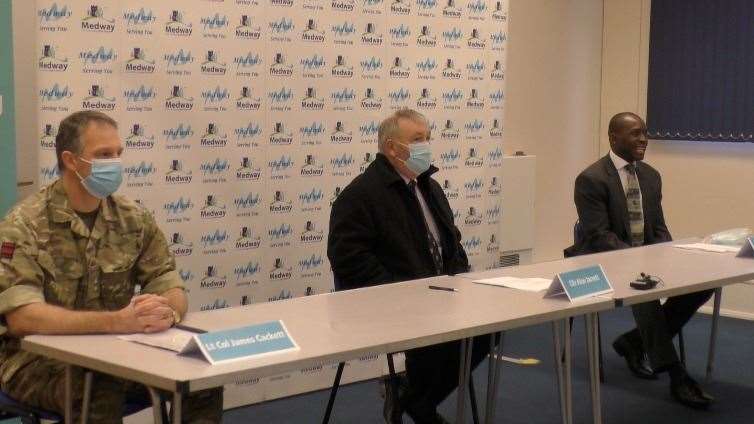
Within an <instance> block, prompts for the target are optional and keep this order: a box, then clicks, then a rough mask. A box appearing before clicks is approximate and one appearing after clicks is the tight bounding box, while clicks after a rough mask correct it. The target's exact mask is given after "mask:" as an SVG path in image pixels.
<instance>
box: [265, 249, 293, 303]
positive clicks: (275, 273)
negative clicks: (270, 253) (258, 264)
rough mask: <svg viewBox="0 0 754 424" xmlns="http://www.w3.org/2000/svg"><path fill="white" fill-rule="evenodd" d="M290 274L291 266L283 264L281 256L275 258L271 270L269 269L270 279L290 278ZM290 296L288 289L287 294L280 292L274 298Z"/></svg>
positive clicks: (279, 298)
mask: <svg viewBox="0 0 754 424" xmlns="http://www.w3.org/2000/svg"><path fill="white" fill-rule="evenodd" d="M292 276H293V273H292V272H291V268H290V267H286V266H285V263H284V262H283V258H275V263H274V264H273V265H272V270H270V281H282V280H290V279H291V277H292ZM290 297H291V292H290V291H288V292H287V294H284V293H283V292H281V294H280V296H278V297H277V298H276V299H275V300H281V299H289V298H290Z"/></svg>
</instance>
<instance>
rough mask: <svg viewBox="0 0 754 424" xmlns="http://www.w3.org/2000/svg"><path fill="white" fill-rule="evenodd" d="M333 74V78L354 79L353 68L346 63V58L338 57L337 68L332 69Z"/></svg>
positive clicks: (336, 60)
mask: <svg viewBox="0 0 754 424" xmlns="http://www.w3.org/2000/svg"><path fill="white" fill-rule="evenodd" d="M331 74H332V76H334V77H338V78H352V77H353V66H348V64H347V63H346V58H345V57H343V56H341V55H338V57H337V58H336V59H335V66H333V67H332V71H331Z"/></svg>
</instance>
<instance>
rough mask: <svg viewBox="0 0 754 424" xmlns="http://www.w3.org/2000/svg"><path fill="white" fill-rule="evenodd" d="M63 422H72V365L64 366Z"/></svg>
mask: <svg viewBox="0 0 754 424" xmlns="http://www.w3.org/2000/svg"><path fill="white" fill-rule="evenodd" d="M64 417H65V422H67V423H72V422H73V367H72V366H71V365H66V366H65V411H64Z"/></svg>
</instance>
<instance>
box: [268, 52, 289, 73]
mask: <svg viewBox="0 0 754 424" xmlns="http://www.w3.org/2000/svg"><path fill="white" fill-rule="evenodd" d="M291 75H293V65H286V64H285V56H283V54H282V53H275V58H274V59H273V60H272V66H270V76H273V77H290V76H291Z"/></svg>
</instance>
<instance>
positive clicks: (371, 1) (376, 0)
mask: <svg viewBox="0 0 754 424" xmlns="http://www.w3.org/2000/svg"><path fill="white" fill-rule="evenodd" d="M380 4H382V0H364V6H365V7H373V6H377V5H380Z"/></svg>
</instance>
